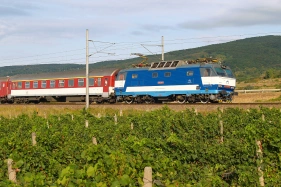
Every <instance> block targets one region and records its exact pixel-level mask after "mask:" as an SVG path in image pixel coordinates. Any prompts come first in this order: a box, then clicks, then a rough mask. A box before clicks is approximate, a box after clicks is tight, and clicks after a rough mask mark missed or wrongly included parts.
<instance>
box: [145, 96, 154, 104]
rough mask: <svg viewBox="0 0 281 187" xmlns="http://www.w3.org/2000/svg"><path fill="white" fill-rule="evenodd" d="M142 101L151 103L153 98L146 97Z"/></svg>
mask: <svg viewBox="0 0 281 187" xmlns="http://www.w3.org/2000/svg"><path fill="white" fill-rule="evenodd" d="M144 102H145V103H146V104H151V103H154V99H153V97H148V98H146V99H145V100H144Z"/></svg>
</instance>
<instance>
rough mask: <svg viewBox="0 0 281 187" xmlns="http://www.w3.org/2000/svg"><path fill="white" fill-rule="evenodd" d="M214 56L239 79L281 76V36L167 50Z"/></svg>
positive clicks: (33, 69)
mask: <svg viewBox="0 0 281 187" xmlns="http://www.w3.org/2000/svg"><path fill="white" fill-rule="evenodd" d="M210 56H211V57H215V58H218V59H219V60H221V61H223V62H224V63H225V64H226V65H229V66H230V67H231V68H232V69H233V71H234V73H235V75H236V77H237V80H238V81H245V80H250V79H253V78H257V77H266V78H276V77H281V63H280V62H281V36H262V37H253V38H246V39H241V40H236V41H231V42H227V43H222V44H214V45H208V46H204V47H198V48H193V49H185V50H178V51H172V52H168V53H165V60H190V59H197V58H204V57H210ZM147 57H148V61H147V62H148V63H150V62H154V61H159V59H161V56H160V55H149V56H147ZM140 61H141V59H140V58H133V59H128V60H118V61H105V62H98V63H95V64H90V69H93V68H95V69H97V68H98V69H99V68H109V67H116V68H128V67H131V65H132V64H136V63H139V62H140ZM75 69H85V65H84V64H83V65H78V64H45V65H25V66H6V67H0V77H3V76H12V75H15V74H22V73H26V74H29V73H41V72H57V71H68V70H75Z"/></svg>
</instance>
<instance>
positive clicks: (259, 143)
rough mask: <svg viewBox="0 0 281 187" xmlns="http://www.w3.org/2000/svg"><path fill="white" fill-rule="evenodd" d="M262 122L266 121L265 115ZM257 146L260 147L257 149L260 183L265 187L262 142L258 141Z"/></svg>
mask: <svg viewBox="0 0 281 187" xmlns="http://www.w3.org/2000/svg"><path fill="white" fill-rule="evenodd" d="M261 120H262V121H265V118H264V114H262V116H261ZM256 145H257V147H258V149H257V157H258V174H259V182H260V186H264V178H263V171H262V169H261V165H262V162H263V160H262V143H261V141H260V140H257V141H256Z"/></svg>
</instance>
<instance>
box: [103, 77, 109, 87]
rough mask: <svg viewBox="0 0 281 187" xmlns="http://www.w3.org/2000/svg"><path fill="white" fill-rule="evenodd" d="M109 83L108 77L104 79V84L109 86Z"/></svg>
mask: <svg viewBox="0 0 281 187" xmlns="http://www.w3.org/2000/svg"><path fill="white" fill-rule="evenodd" d="M107 84H108V78H105V79H104V86H107Z"/></svg>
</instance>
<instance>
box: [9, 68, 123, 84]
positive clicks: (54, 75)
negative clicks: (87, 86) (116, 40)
mask: <svg viewBox="0 0 281 187" xmlns="http://www.w3.org/2000/svg"><path fill="white" fill-rule="evenodd" d="M85 71H86V70H77V71H63V72H50V73H39V74H20V75H15V76H11V77H10V79H11V80H12V81H19V80H40V79H43V80H44V79H69V78H78V77H81V78H82V77H86V72H85ZM118 71H119V69H113V68H107V69H94V70H89V76H90V77H102V76H111V75H114V74H115V73H118Z"/></svg>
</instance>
